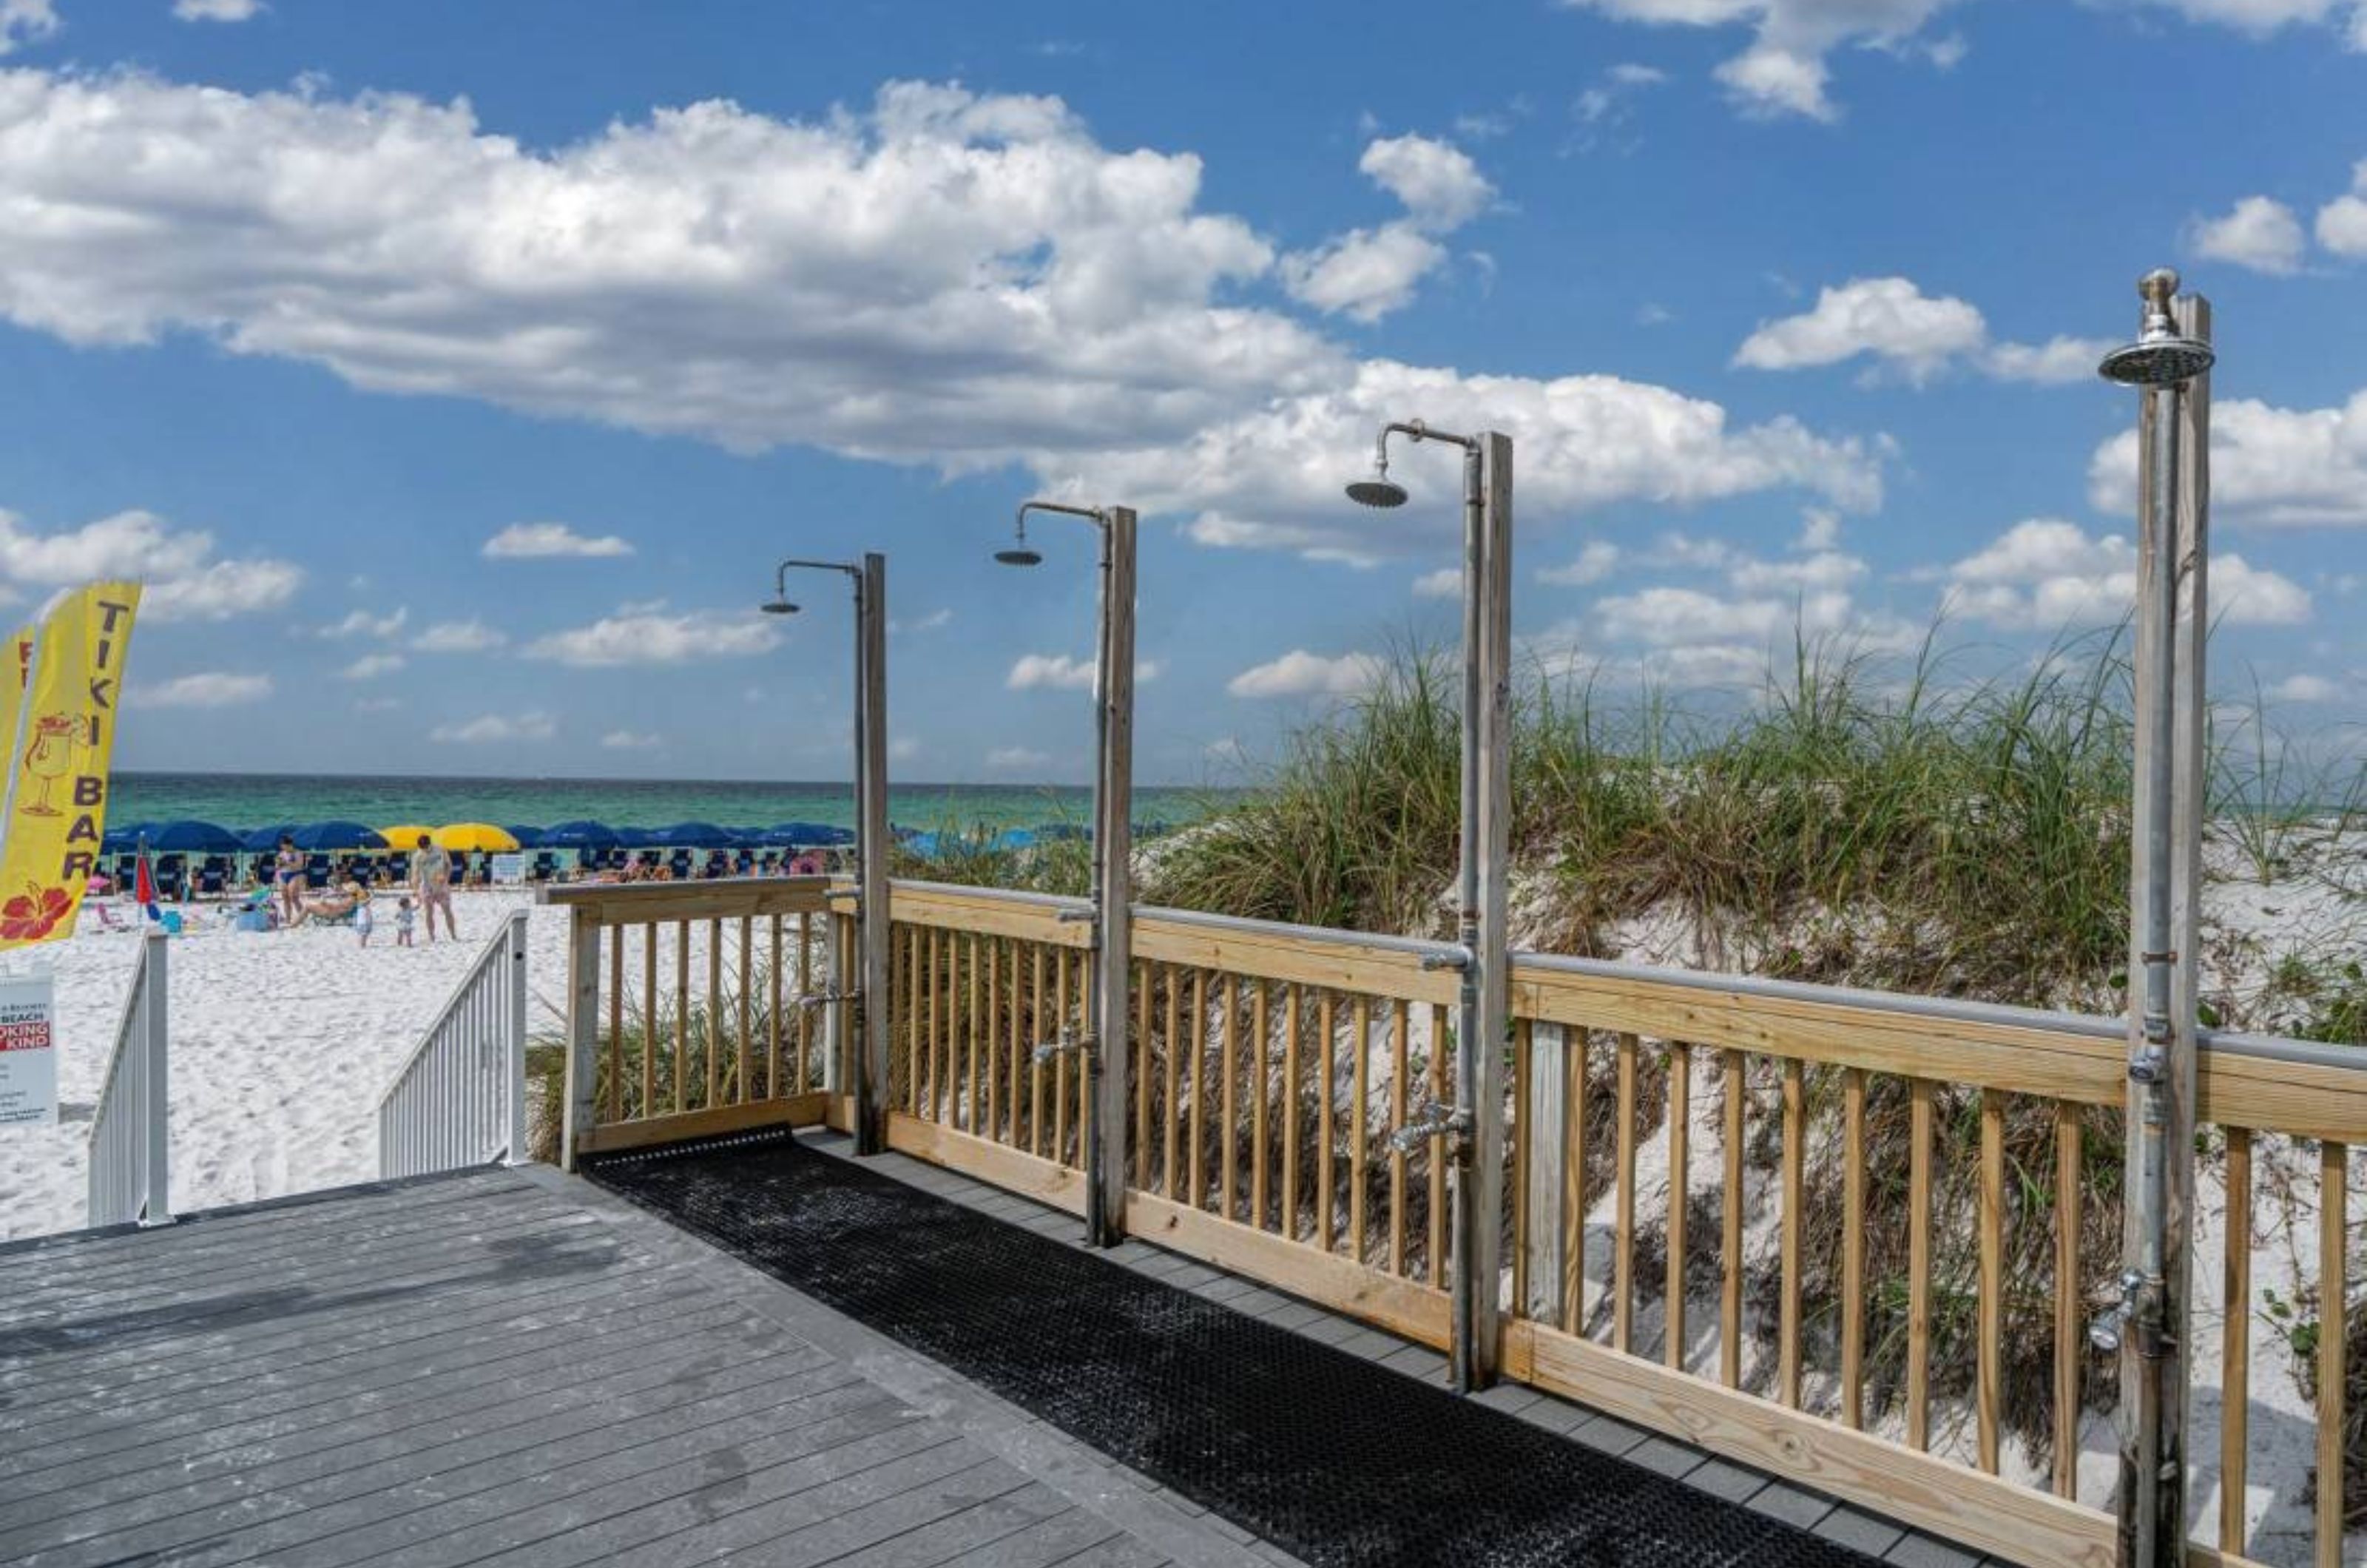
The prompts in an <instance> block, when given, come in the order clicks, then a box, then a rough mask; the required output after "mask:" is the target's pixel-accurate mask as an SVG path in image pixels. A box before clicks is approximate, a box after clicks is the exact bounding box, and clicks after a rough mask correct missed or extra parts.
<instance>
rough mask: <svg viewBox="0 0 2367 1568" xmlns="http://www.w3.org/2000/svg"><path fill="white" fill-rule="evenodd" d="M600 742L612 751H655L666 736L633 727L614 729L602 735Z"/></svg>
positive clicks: (661, 744)
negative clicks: (643, 731) (648, 733)
mask: <svg viewBox="0 0 2367 1568" xmlns="http://www.w3.org/2000/svg"><path fill="white" fill-rule="evenodd" d="M600 744H601V745H602V746H605V747H606V748H607V749H608V750H611V751H654V750H657V749H658V748H659V747H661V746H663V745H664V744H665V737H664V736H663V735H647V734H642V733H640V732H639V731H637V730H631V729H612V730H610V731H608V733H607V734H606V735H603V736H602V737H600Z"/></svg>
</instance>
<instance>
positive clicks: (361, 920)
mask: <svg viewBox="0 0 2367 1568" xmlns="http://www.w3.org/2000/svg"><path fill="white" fill-rule="evenodd" d="M345 891H346V892H348V893H350V894H352V895H353V899H354V932H355V934H356V935H357V936H359V937H360V938H361V939H362V945H363V946H364V947H368V945H369V939H370V925H371V923H372V922H371V920H370V893H369V889H368V888H367V887H365V886H362V885H361V884H360V883H358V882H348V883H347V884H345Z"/></svg>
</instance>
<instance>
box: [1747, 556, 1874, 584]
mask: <svg viewBox="0 0 2367 1568" xmlns="http://www.w3.org/2000/svg"><path fill="white" fill-rule="evenodd" d="M1865 574H1866V565H1865V562H1863V561H1862V560H1860V559H1858V558H1857V557H1855V556H1852V555H1844V554H1842V553H1841V552H1840V551H1839V550H1818V551H1817V552H1816V553H1815V554H1813V555H1809V556H1805V557H1803V558H1799V559H1796V560H1772V561H1770V560H1738V561H1737V562H1735V564H1734V566H1733V568H1732V570H1729V571H1728V572H1727V581H1728V582H1731V583H1732V584H1733V585H1734V586H1735V587H1736V588H1737V589H1738V590H1740V591H1741V592H1745V593H1768V592H1785V593H1816V592H1830V591H1831V590H1834V589H1838V588H1847V587H1848V586H1849V585H1850V584H1852V583H1853V582H1855V581H1858V580H1859V579H1860V578H1862V577H1863V576H1864V575H1865Z"/></svg>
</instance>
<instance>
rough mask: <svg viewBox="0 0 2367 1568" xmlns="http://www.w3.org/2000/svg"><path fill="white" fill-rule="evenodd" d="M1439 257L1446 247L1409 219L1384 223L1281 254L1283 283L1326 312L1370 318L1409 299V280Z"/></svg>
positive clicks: (1430, 270) (1295, 295)
mask: <svg viewBox="0 0 2367 1568" xmlns="http://www.w3.org/2000/svg"><path fill="white" fill-rule="evenodd" d="M1445 261H1446V247H1445V246H1444V245H1442V244H1440V243H1438V242H1437V241H1435V240H1433V239H1432V238H1430V237H1429V236H1428V235H1426V234H1424V233H1422V232H1421V231H1419V230H1417V229H1416V228H1414V226H1413V225H1412V224H1410V223H1384V224H1382V225H1381V226H1380V227H1379V228H1377V229H1352V230H1350V231H1348V232H1346V233H1345V234H1342V235H1338V236H1336V237H1335V238H1332V239H1330V240H1327V241H1325V242H1324V243H1322V244H1320V245H1319V246H1317V247H1316V248H1315V249H1313V250H1311V251H1296V252H1293V253H1292V254H1289V255H1286V256H1285V257H1283V258H1282V276H1283V286H1284V287H1285V288H1287V289H1288V290H1289V291H1290V297H1291V298H1292V299H1296V300H1297V301H1298V302H1299V303H1300V304H1302V305H1308V306H1312V307H1313V308H1314V309H1316V310H1321V311H1323V312H1325V313H1326V314H1331V313H1333V312H1337V313H1339V314H1342V315H1345V316H1347V317H1349V318H1350V319H1352V320H1353V321H1378V320H1380V319H1381V318H1382V317H1383V316H1386V315H1387V314H1388V313H1389V312H1390V311H1392V310H1402V309H1403V308H1404V307H1406V306H1407V305H1410V304H1411V303H1413V296H1414V288H1415V286H1416V285H1417V284H1419V283H1421V280H1422V279H1423V278H1424V277H1427V276H1430V274H1432V273H1433V272H1435V271H1436V270H1437V269H1438V268H1439V267H1440V266H1441V265H1444V263H1445Z"/></svg>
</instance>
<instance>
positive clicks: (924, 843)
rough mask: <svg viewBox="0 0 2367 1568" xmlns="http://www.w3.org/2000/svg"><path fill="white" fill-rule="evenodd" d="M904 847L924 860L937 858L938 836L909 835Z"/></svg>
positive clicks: (905, 838) (925, 834)
mask: <svg viewBox="0 0 2367 1568" xmlns="http://www.w3.org/2000/svg"><path fill="white" fill-rule="evenodd" d="M904 847H905V848H906V849H908V850H910V851H912V852H913V853H914V854H916V855H919V856H920V857H921V858H922V859H923V860H934V859H936V858H937V836H936V835H935V834H934V833H907V834H906V835H904Z"/></svg>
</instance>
